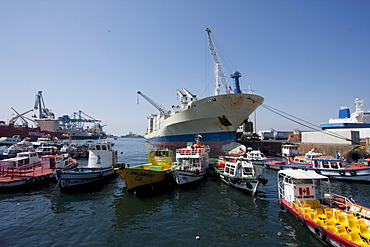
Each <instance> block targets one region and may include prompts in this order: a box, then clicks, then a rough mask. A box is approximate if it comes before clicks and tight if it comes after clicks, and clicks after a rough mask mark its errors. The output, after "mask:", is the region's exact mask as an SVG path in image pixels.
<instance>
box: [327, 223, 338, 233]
mask: <svg viewBox="0 0 370 247" xmlns="http://www.w3.org/2000/svg"><path fill="white" fill-rule="evenodd" d="M326 229H328V230H329V231H331V232H332V233H334V234H336V235H339V233H338V231H337V229H336V228H335V226H331V225H329V226H326Z"/></svg>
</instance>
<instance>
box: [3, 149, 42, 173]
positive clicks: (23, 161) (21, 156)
mask: <svg viewBox="0 0 370 247" xmlns="http://www.w3.org/2000/svg"><path fill="white" fill-rule="evenodd" d="M39 164H41V161H40V158H39V156H38V154H37V153H36V152H21V153H18V154H17V157H14V158H10V159H4V160H0V167H1V168H3V169H13V168H22V167H26V166H30V165H39Z"/></svg>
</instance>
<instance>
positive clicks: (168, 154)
mask: <svg viewBox="0 0 370 247" xmlns="http://www.w3.org/2000/svg"><path fill="white" fill-rule="evenodd" d="M172 162H173V151H172V150H170V149H167V148H166V149H159V150H151V151H149V152H148V163H151V164H152V165H170V164H171V163H172Z"/></svg>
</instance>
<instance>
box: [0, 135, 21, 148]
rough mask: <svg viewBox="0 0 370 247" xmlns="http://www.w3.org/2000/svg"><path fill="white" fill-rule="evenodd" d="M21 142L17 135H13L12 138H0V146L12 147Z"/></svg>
mask: <svg viewBox="0 0 370 247" xmlns="http://www.w3.org/2000/svg"><path fill="white" fill-rule="evenodd" d="M20 141H21V137H20V136H19V135H14V136H13V137H7V136H3V137H0V146H2V145H14V144H17V143H18V142H20Z"/></svg>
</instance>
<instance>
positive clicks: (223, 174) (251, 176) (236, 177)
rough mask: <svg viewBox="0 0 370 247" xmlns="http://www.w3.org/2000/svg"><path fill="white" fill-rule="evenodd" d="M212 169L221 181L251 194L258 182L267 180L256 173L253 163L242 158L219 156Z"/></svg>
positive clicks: (253, 192)
mask: <svg viewBox="0 0 370 247" xmlns="http://www.w3.org/2000/svg"><path fill="white" fill-rule="evenodd" d="M214 170H215V172H216V174H217V176H218V177H219V178H220V179H221V181H222V182H224V183H226V184H227V185H229V186H231V187H234V188H236V189H240V190H242V191H243V192H246V193H248V194H251V195H254V194H255V193H256V191H257V188H258V186H259V184H260V183H262V184H263V185H265V184H266V183H267V182H268V180H267V179H266V178H264V177H262V176H261V175H258V174H257V172H256V169H255V167H254V165H253V163H251V162H250V161H247V160H245V159H244V158H237V157H230V156H220V160H219V161H218V162H217V164H216V165H215V166H214Z"/></svg>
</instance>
